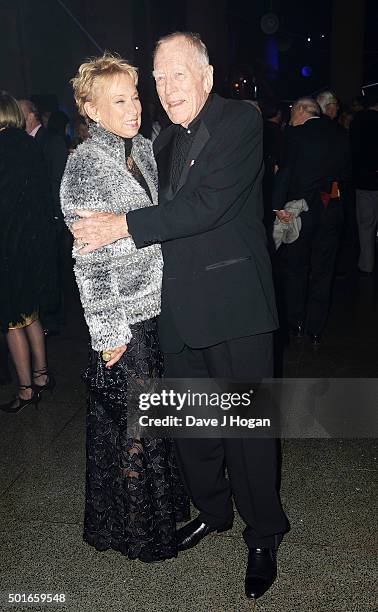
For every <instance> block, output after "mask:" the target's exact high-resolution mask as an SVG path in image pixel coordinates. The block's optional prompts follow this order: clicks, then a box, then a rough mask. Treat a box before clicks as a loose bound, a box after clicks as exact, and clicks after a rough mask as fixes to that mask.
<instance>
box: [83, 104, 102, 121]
mask: <svg viewBox="0 0 378 612" xmlns="http://www.w3.org/2000/svg"><path fill="white" fill-rule="evenodd" d="M84 110H85V112H86V113H87V115H88V117H89V118H90V119H92V121H96V122H97V121H99V116H98V110H97V108H96V106H95V105H94V104H92V102H85V103H84Z"/></svg>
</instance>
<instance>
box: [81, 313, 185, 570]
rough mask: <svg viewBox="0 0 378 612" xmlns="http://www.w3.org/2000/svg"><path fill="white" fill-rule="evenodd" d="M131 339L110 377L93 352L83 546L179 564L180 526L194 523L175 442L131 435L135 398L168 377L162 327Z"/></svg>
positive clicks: (139, 328)
mask: <svg viewBox="0 0 378 612" xmlns="http://www.w3.org/2000/svg"><path fill="white" fill-rule="evenodd" d="M132 333H133V338H132V340H131V342H130V344H129V346H128V347H127V351H126V352H125V353H124V355H123V356H122V358H121V359H120V361H119V362H118V363H117V364H115V365H114V366H113V367H112V368H111V369H110V370H107V369H106V368H105V364H104V362H103V360H102V358H101V354H100V353H98V352H96V351H92V350H91V352H90V359H89V365H88V369H87V370H86V372H85V374H84V379H85V381H86V383H87V385H88V388H89V398H88V412H87V471H86V500H85V518H84V540H85V541H86V542H88V544H90V545H91V546H94V547H95V548H96V549H97V550H107V549H110V548H111V549H114V550H117V551H119V552H121V553H122V554H124V555H127V556H128V557H129V558H130V559H137V558H138V559H140V560H141V561H146V562H151V561H158V560H163V559H168V558H170V557H175V556H177V544H176V522H179V521H184V520H187V519H188V518H189V500H188V498H187V496H186V494H185V491H184V488H183V485H182V482H181V479H180V476H179V472H178V469H177V466H176V462H175V456H174V450H173V443H172V440H168V439H150V438H144V439H135V438H129V437H128V434H127V420H128V414H129V413H130V411H134V410H135V406H136V402H135V397H136V393H135V390H136V389H137V390H139V391H144V390H145V388H146V387H148V386H149V385H150V384H151V380H153V379H154V378H158V377H160V376H161V375H162V369H163V362H162V355H161V352H160V349H159V342H158V338H157V325H156V319H151V320H149V321H143V322H141V323H137V324H135V325H133V326H132Z"/></svg>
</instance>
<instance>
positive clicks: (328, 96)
mask: <svg viewBox="0 0 378 612" xmlns="http://www.w3.org/2000/svg"><path fill="white" fill-rule="evenodd" d="M316 101H317V103H318V104H319V106H320V108H321V111H322V113H323V115H325V116H326V117H328V118H329V119H332V120H333V119H336V117H337V113H338V110H339V102H338V99H337V98H336V96H335V94H334V93H333V91H322V92H321V93H320V94H318V96H317V97H316Z"/></svg>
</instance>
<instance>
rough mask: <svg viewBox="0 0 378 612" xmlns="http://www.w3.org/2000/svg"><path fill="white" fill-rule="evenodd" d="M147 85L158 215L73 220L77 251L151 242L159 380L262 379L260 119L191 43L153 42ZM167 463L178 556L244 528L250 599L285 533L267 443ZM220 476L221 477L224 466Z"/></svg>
mask: <svg viewBox="0 0 378 612" xmlns="http://www.w3.org/2000/svg"><path fill="white" fill-rule="evenodd" d="M154 78H155V81H156V87H157V92H158V95H159V97H160V100H161V103H162V105H163V107H164V109H165V110H166V112H167V114H168V116H169V118H170V119H171V121H172V123H173V125H171V126H170V127H168V128H167V129H166V130H163V131H162V132H161V133H160V134H159V136H158V137H157V139H156V140H155V143H154V150H155V155H156V160H157V165H158V170H159V183H160V185H159V186H160V195H159V206H157V207H153V206H152V207H150V208H149V209H145V210H135V211H132V212H130V213H128V214H127V218H125V216H120V217H117V216H113V215H112V214H110V213H101V214H97V216H93V213H90V212H85V211H82V212H81V213H80V212H78V214H80V216H82V217H86V218H85V219H82V220H80V221H77V222H75V223H74V224H73V232H74V235H75V237H76V239H77V241H78V242H79V244H80V243H82V242H83V243H87V246H85V247H84V248H83V249H82V253H88V252H89V251H91V250H93V249H96V248H99V247H101V246H103V245H105V244H108V243H110V242H113V241H115V240H117V239H120V238H123V237H126V236H131V237H132V239H133V240H134V242H135V244H136V246H137V247H138V248H143V247H145V246H148V245H150V244H154V243H157V242H159V243H162V249H163V256H164V274H163V288H162V311H161V316H160V328H159V333H160V341H161V345H162V348H163V350H164V353H165V366H166V375H167V377H169V378H200V377H204V378H233V379H244V380H252V379H254V378H260V377H269V376H272V374H273V355H272V332H273V330H274V329H275V328H276V327H277V318H276V309H275V301H274V292H273V285H272V277H271V268H270V261H269V256H268V253H267V248H266V241H265V232H264V227H263V224H262V215H263V206H262V198H261V180H262V174H263V164H262V121H261V117H260V115H259V113H258V112H257V111H256V110H255V109H254V108H253V107H252V106H251V105H248V104H244V103H243V102H238V101H234V100H225V99H223V98H221V97H219V96H217V95H211V94H210V92H211V89H212V84H213V68H212V66H210V65H209V58H208V53H207V49H206V47H205V45H204V44H203V42H202V41H201V39H200V38H199V37H198V36H197V35H194V34H191V33H174V34H171V35H169V36H166V37H164V38H162V39H161V40H159V41H158V43H157V45H156V49H155V56H154ZM176 446H177V449H176V450H177V457H178V462H179V465H180V468H181V471H182V474H183V480H184V482H185V484H186V486H187V488H188V491H189V493H190V495H191V497H192V499H193V502H194V504H195V506H196V507H197V508H198V510H199V516H198V517H197V518H196V519H195V520H193V521H192V522H190V523H188V524H187V525H185V526H184V527H183V528H182V529H180V530H179V531H178V541H179V549H180V550H184V549H188V548H191V547H192V546H195V545H196V544H197V543H198V542H199V541H200V540H201V539H202V538H204V537H205V536H206V535H208V534H209V533H210V532H212V531H225V530H226V529H229V528H230V527H231V525H232V521H233V506H232V496H233V497H234V500H235V503H236V506H237V508H238V511H239V513H240V515H241V516H242V518H243V520H244V521H245V523H246V528H245V531H244V538H245V541H246V543H247V546H248V548H249V557H248V567H247V573H246V580H245V591H246V595H247V596H248V597H249V598H253V599H256V598H258V597H260V596H261V595H262V594H263V593H264V592H265V591H267V590H268V589H269V588H270V586H271V584H272V583H273V581H274V580H275V577H276V550H277V547H278V544H279V542H280V541H281V539H282V536H283V533H284V532H285V531H287V529H288V523H287V519H286V517H285V514H284V513H283V511H282V508H281V504H280V499H279V494H278V490H277V472H278V470H277V467H278V466H277V446H276V441H275V440H273V439H243V440H236V439H178V440H177V441H176ZM225 465H226V467H227V473H228V479H227V478H226V477H225V473H224V466H225Z"/></svg>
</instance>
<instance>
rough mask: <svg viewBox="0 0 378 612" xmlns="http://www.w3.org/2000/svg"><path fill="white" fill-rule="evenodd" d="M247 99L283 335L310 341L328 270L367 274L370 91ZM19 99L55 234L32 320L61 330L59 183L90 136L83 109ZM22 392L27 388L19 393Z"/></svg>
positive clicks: (375, 167)
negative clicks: (52, 295)
mask: <svg viewBox="0 0 378 612" xmlns="http://www.w3.org/2000/svg"><path fill="white" fill-rule="evenodd" d="M5 95H6V94H5V93H3V94H2V104H4V96H5ZM250 102H252V103H253V104H254V105H255V106H256V107H257V108H258V110H259V111H260V113H261V114H262V118H263V124H264V141H263V146H264V165H265V174H264V180H263V193H264V224H265V226H266V230H267V239H268V244H269V247H270V253H271V257H272V262H273V269H274V271H275V278H276V291H277V296H278V304H279V306H280V317H281V330H283V332H284V337H285V338H288V337H289V336H290V335H294V336H299V337H301V336H304V335H308V336H309V338H310V341H311V342H312V344H313V345H314V346H316V345H318V344H319V343H320V342H321V337H322V334H323V331H324V329H325V326H326V321H327V316H328V311H329V308H330V301H331V293H332V286H333V282H334V279H335V278H336V277H342V278H345V277H347V276H351V275H353V274H356V273H359V274H361V275H365V276H369V275H371V274H372V273H373V271H374V265H375V243H376V234H377V227H378V147H377V146H376V143H377V141H378V96H377V94H375V95H368V94H367V95H365V96H364V97H360V98H356V99H355V100H354V101H353V102H352V104H350V105H349V106H345V105H342V104H340V102H339V100H338V98H337V96H336V94H335V93H334V92H332V91H330V90H326V91H322V92H320V93H319V94H318V95H316V96H311V97H303V98H300V99H299V100H297V101H294V102H293V103H288V102H284V103H283V102H280V101H279V100H276V99H269V100H259V101H250ZM18 106H19V108H20V110H21V111H22V116H23V118H24V128H22V129H24V130H25V132H26V133H27V134H28V135H29V136H31V137H32V138H33V139H34V141H35V143H36V144H37V147H36V148H35V152H36V154H37V150H38V154H39V155H40V156H41V158H42V164H43V168H44V180H45V187H46V190H47V198H48V202H49V210H50V215H51V227H52V228H53V232H54V236H55V255H54V263H55V273H56V279H57V287H58V289H57V296H56V297H57V299H56V301H55V307H54V308H53V309H51V305H50V307H49V309H48V310H45V309H44V306H43V304H41V305H40V307H39V320H40V321H41V325H42V328H43V330H44V334H45V336H48V335H54V334H58V333H60V331H61V328H62V327H63V326H64V324H65V322H66V315H65V307H64V292H65V289H64V276H65V270H66V269H67V268H70V267H71V246H72V239H71V236H70V234H69V232H68V230H67V228H66V226H65V225H64V221H63V217H62V213H61V207H60V200H59V188H60V183H61V179H62V176H63V172H64V168H65V165H66V161H67V158H68V156H69V155H70V153H71V152H72V151H73V150H74V149H75V148H76V147H77V146H79V145H80V144H81V143H83V142H84V141H85V140H86V139H87V138H88V136H89V134H88V125H87V122H86V121H85V120H84V119H83V118H78V119H76V121H75V122H74V123H73V122H72V121H71V120H70V118H69V117H68V115H67V114H66V113H65V112H64V111H63V110H55V111H53V112H48V111H45V110H44V111H43V112H40V111H39V109H38V108H37V106H36V104H35V103H34V102H33V101H31V100H25V99H24V100H18ZM148 111H149V114H150V115H151V117H150V119H151V121H150V124H151V125H152V131H151V134H149V135H148V136H149V137H150V138H151V140H152V141H153V140H154V139H155V138H156V136H157V135H158V133H159V132H160V130H161V129H162V128H164V127H166V125H167V123H168V121H167V117H166V116H165V113H164V111H163V110H162V109H161V108H160V107H158V106H157V105H156V104H151V105H150V107H149V109H148ZM1 114H2V115H4V108H3V107H2V109H1ZM6 121H7V120H6V117H4V116H2V117H0V128H1V129H2V130H5V129H6V128H7V122H6ZM72 127H73V129H72ZM18 129H21V127H20V126H18ZM4 185H5V183H3V185H2V189H4ZM302 199H303V200H305V201H306V203H307V206H308V210H306V211H302V212H301V213H300V216H298V219H300V224H301V228H300V232H299V236H298V237H297V239H296V240H295V241H293V242H290V236H291V235H292V233H291V230H292V226H293V223H294V224H296V223H297V222H296V221H295V219H296V215H297V214H298V211H297V212H295V211H296V209H295V208H294V212H293V211H292V208H290V206H289V207H288V210H290V211H291V212H288V213H285V212H282V211H285V206H286V205H287V203H289V204H290V202H293V201H294V202H296V201H301V200H302ZM2 201H3V194H2ZM279 223H281V224H285V226H287V227H284V228H283V230H284V233H283V236H284V239H283V243H282V244H281V246H280V247H279V248H278V249H277V248H276V245H275V242H274V238H273V235H274V231H275V230H274V227H275V226H277V224H279ZM295 226H296V225H295ZM296 227H297V226H296ZM281 229H282V226H281ZM286 230H287V231H286ZM285 236H286V237H287V238H288V240H287V241H285ZM5 256H6V255H5ZM2 282H4V281H3V280H2ZM3 332H4V334H3V335H2V338H1V342H0V383H1V384H6V383H8V382H10V380H11V377H10V372H9V367H8V350H7V346H6V342H5V338H8V343H9V339H10V337H11V336H10V335H9V333H7V329H6V328H4V326H3ZM11 352H12V356H13V358H14V359H15V353H14V351H11ZM16 359H17V358H16ZM16 369H17V367H16ZM19 378H20V381H21V378H22V379H23V380H24V379H25V377H24V376H23V377H20V376H19ZM26 378H28V377H26ZM29 378H30V377H29ZM29 378H28V380H27V383H28V384H30V381H29ZM25 380H26V379H25ZM46 380H47V379H46ZM20 384H22V383H21V382H20ZM26 395H30V392H26V393H25V392H24V393H23V394H22V396H23V397H25V396H26ZM12 406H14V404H12ZM15 406H16V407H17V402H16V404H15Z"/></svg>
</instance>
